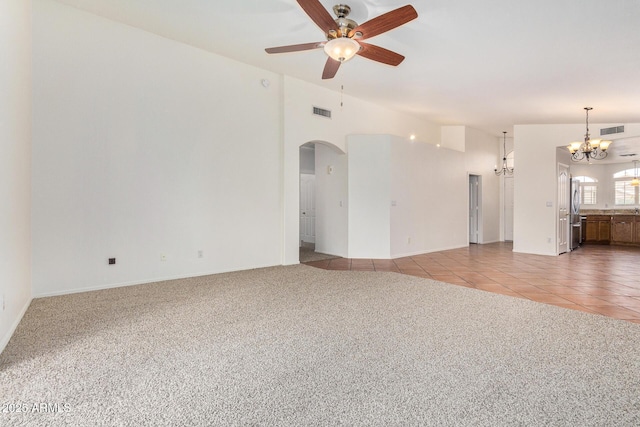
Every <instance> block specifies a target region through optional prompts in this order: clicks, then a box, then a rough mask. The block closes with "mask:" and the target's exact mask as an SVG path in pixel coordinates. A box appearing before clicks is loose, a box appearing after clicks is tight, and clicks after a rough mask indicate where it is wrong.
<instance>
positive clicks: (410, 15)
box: [349, 5, 418, 40]
mask: <svg viewBox="0 0 640 427" xmlns="http://www.w3.org/2000/svg"><path fill="white" fill-rule="evenodd" d="M417 17H418V12H416V10H415V9H414V8H413V6H411V5H406V6H403V7H401V8H399V9H396V10H392V11H391V12H387V13H385V14H383V15H380V16H378V17H377V18H373V19H371V20H369V21H367V22H365V23H364V24H362V25H358V26H357V27H356V28H354V29H353V30H351V31H350V32H349V37H353V36H354V35H355V34H356V33H362V37H361V39H362V40H364V39H370V38H371V37H375V36H377V35H379V34H382V33H386V32H387V31H389V30H393V29H394V28H396V27H399V26H401V25H404V24H406V23H407V22H409V21H412V20H414V19H416V18H417ZM359 40H360V39H359Z"/></svg>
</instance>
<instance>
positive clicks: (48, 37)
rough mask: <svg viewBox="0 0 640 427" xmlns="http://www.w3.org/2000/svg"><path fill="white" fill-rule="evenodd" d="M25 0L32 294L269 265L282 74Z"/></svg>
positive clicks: (275, 258)
mask: <svg viewBox="0 0 640 427" xmlns="http://www.w3.org/2000/svg"><path fill="white" fill-rule="evenodd" d="M33 9H34V10H33V21H34V25H33V28H34V31H33V46H34V48H33V58H34V89H33V90H34V127H33V210H32V213H33V291H34V294H35V295H50V294H56V293H64V292H72V291H80V290H88V289H95V288H101V287H109V286H115V285H124V284H132V283H140V282H149V281H154V280H160V279H165V278H173V277H183V276H194V275H199V274H207V273H216V272H221V271H230V270H239V269H246V268H253V267H261V266H268V265H275V264H280V263H281V259H282V258H281V247H282V244H281V236H282V231H281V230H282V216H281V205H282V199H281V187H282V175H281V170H282V163H281V159H282V146H281V141H282V128H281V127H280V125H279V124H280V123H281V111H282V81H281V78H280V77H279V76H278V75H275V74H272V73H269V72H267V71H265V70H261V69H257V68H254V67H250V66H247V65H244V64H240V63H237V62H234V61H230V60H227V59H225V58H222V57H219V56H216V55H212V54H210V53H207V52H205V51H202V50H199V49H196V48H193V47H190V46H187V45H183V44H180V43H177V42H174V41H171V40H167V39H164V38H162V37H158V36H155V35H153V34H150V33H146V32H143V31H140V30H137V29H134V28H131V27H128V26H125V25H121V24H118V23H115V22H111V21H108V20H105V19H102V18H100V17H97V16H94V15H91V14H87V13H84V12H81V11H78V10H76V9H73V8H70V7H67V6H63V5H61V4H59V3H56V2H53V1H50V0H35V1H34V3H33ZM263 78H267V79H269V80H270V81H271V85H270V87H269V88H265V87H263V86H262V85H261V84H260V81H261V79H263ZM274 124H275V125H274ZM295 154H296V159H297V157H298V155H299V153H298V150H297V149H296V153H295ZM296 163H297V162H296ZM295 179H296V180H297V179H298V173H297V172H296V175H295ZM198 251H203V257H202V258H199V257H198ZM162 255H164V256H166V260H165V261H161V256H162ZM109 257H116V258H117V264H116V265H113V266H109V265H107V259H108V258H109Z"/></svg>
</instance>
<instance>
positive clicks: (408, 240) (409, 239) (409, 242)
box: [407, 237, 411, 245]
mask: <svg viewBox="0 0 640 427" xmlns="http://www.w3.org/2000/svg"><path fill="white" fill-rule="evenodd" d="M407 243H408V244H409V245H410V244H411V237H407Z"/></svg>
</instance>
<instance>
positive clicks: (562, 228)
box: [557, 163, 570, 255]
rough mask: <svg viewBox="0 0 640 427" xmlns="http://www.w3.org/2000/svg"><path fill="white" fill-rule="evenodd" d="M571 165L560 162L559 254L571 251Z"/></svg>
mask: <svg viewBox="0 0 640 427" xmlns="http://www.w3.org/2000/svg"><path fill="white" fill-rule="evenodd" d="M569 191H570V190H569V166H568V165H564V164H562V163H558V236H557V241H558V255H560V254H563V253H565V252H568V251H569V243H568V241H569Z"/></svg>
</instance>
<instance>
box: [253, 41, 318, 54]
mask: <svg viewBox="0 0 640 427" xmlns="http://www.w3.org/2000/svg"><path fill="white" fill-rule="evenodd" d="M324 43H325V42H316V43H303V44H291V45H289V46H278V47H268V48H266V49H265V51H266V52H267V53H286V52H300V51H301V50H312V49H318V48H319V47H322V46H324Z"/></svg>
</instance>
